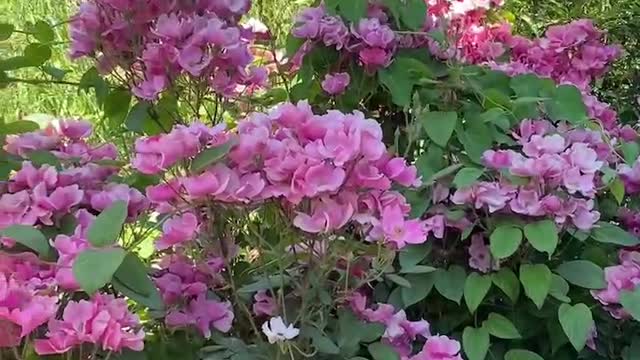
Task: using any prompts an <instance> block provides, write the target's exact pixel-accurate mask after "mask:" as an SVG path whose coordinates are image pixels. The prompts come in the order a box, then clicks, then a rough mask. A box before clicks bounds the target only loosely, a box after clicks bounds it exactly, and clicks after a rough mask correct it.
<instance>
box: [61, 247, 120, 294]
mask: <svg viewBox="0 0 640 360" xmlns="http://www.w3.org/2000/svg"><path fill="white" fill-rule="evenodd" d="M126 254H127V253H126V252H125V251H124V250H123V249H121V248H108V249H89V250H85V251H84V252H82V253H80V255H78V257H77V258H76V260H75V261H74V262H73V276H74V277H75V279H76V281H77V282H78V284H80V287H81V288H82V290H84V291H85V292H86V293H88V294H93V293H94V292H96V291H98V289H100V288H102V287H103V286H105V285H106V284H108V283H109V282H110V281H111V279H112V278H113V274H114V273H115V272H116V270H118V267H120V264H122V261H123V260H124V257H125V256H126Z"/></svg>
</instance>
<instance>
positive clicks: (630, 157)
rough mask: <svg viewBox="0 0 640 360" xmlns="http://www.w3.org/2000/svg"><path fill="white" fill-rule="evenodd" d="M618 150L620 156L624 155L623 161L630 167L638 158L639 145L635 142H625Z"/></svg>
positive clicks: (639, 154)
mask: <svg viewBox="0 0 640 360" xmlns="http://www.w3.org/2000/svg"><path fill="white" fill-rule="evenodd" d="M620 149H621V150H622V154H623V155H624V161H625V162H626V163H627V165H629V166H632V165H633V163H634V162H635V161H636V160H637V159H638V156H640V145H638V143H637V142H635V141H632V142H625V141H623V142H622V144H621V145H620Z"/></svg>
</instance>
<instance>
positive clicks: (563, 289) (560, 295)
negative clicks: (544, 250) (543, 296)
mask: <svg viewBox="0 0 640 360" xmlns="http://www.w3.org/2000/svg"><path fill="white" fill-rule="evenodd" d="M568 293H569V283H567V282H566V281H565V280H564V279H563V278H562V276H560V275H556V274H551V287H550V288H549V295H551V296H553V297H554V298H556V299H558V300H559V301H562V302H566V303H568V302H571V299H570V298H569V297H568V296H567V294H568Z"/></svg>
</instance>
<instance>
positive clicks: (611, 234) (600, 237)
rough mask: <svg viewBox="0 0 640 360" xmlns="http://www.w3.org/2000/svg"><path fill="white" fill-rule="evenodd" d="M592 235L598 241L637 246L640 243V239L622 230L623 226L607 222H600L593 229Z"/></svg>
mask: <svg viewBox="0 0 640 360" xmlns="http://www.w3.org/2000/svg"><path fill="white" fill-rule="evenodd" d="M591 237H592V238H593V239H594V240H595V241H598V242H601V243H606V244H616V245H621V246H635V245H638V244H640V239H638V238H637V237H635V236H633V235H631V234H630V233H628V232H626V231H624V230H622V229H621V228H619V227H617V226H615V225H613V224H609V223H606V222H602V221H601V222H599V223H597V224H596V227H595V228H594V229H593V230H592V231H591Z"/></svg>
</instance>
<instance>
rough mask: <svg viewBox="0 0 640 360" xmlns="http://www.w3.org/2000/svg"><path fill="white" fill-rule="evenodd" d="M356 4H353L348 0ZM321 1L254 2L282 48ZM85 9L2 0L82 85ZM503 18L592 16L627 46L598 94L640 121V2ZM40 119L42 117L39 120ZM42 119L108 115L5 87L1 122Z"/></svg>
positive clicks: (580, 2)
mask: <svg viewBox="0 0 640 360" xmlns="http://www.w3.org/2000/svg"><path fill="white" fill-rule="evenodd" d="M344 1H348V0H344ZM312 2H313V0H254V2H253V9H252V16H253V17H256V18H258V19H260V20H262V21H263V22H265V23H266V24H267V25H268V26H269V28H270V29H271V30H272V32H273V33H274V35H275V36H276V38H277V39H278V42H279V45H284V41H285V39H286V34H287V32H288V31H289V29H290V27H291V24H292V19H293V16H294V15H295V13H296V11H297V10H298V9H299V8H300V7H303V6H306V5H308V4H309V3H312ZM76 6H77V2H76V1H67V0H28V1H27V0H0V23H11V24H14V25H15V26H16V28H18V29H20V28H24V26H25V23H27V22H34V21H36V20H40V19H42V20H45V21H47V22H48V23H50V24H56V25H57V26H55V28H54V30H55V33H56V34H55V42H54V46H53V56H52V60H51V62H50V64H51V65H52V66H54V67H55V68H59V69H62V70H67V71H69V72H68V73H67V74H66V75H65V77H64V81H67V82H71V83H73V82H78V81H79V79H80V77H81V76H82V74H83V73H84V71H85V70H86V69H87V68H88V66H87V64H86V63H82V62H80V63H77V62H75V63H72V62H71V61H70V60H69V59H68V58H67V56H66V52H65V49H66V47H67V45H68V44H67V43H68V36H67V32H66V24H65V21H66V19H68V18H69V17H70V16H71V15H72V14H73V12H74V11H75V8H76ZM504 10H505V11H504V12H503V15H504V17H505V18H507V19H508V20H509V21H511V22H512V23H513V25H514V28H515V31H516V32H517V33H520V34H524V35H530V36H535V35H540V34H542V33H543V32H544V30H545V29H546V28H547V27H548V26H550V25H553V24H560V23H566V22H568V21H571V20H574V19H579V18H585V17H586V18H591V19H593V20H594V21H595V22H596V23H597V24H598V26H599V27H601V28H603V29H605V30H607V32H608V35H607V36H608V39H609V41H610V42H616V43H619V44H621V45H622V46H623V47H624V49H625V57H624V58H623V59H622V60H620V61H619V62H618V63H617V64H616V65H615V66H614V68H613V69H612V70H611V71H610V73H609V74H608V76H607V77H606V78H605V79H604V80H603V81H602V83H601V84H599V86H598V92H599V93H600V95H601V96H602V97H604V98H605V100H606V101H608V102H610V103H612V104H613V105H614V106H615V107H616V108H617V109H618V110H619V112H620V113H621V116H622V117H623V118H624V119H625V120H626V121H629V122H635V121H636V120H637V119H638V118H639V117H640V104H638V101H637V98H638V96H640V1H639V0H506V4H505V8H504ZM25 37H26V35H25V34H14V36H12V37H11V39H10V40H9V41H3V42H0V58H6V57H9V56H13V55H15V54H19V53H20V52H21V51H22V49H23V48H24V46H25V44H26V38H25ZM16 77H19V78H22V79H30V80H46V79H51V76H50V75H48V74H45V73H43V72H41V71H38V70H34V69H24V70H21V71H19V72H17V74H16ZM34 114H35V116H33V115H34ZM39 114H51V115H54V116H63V117H64V116H79V117H84V118H87V119H96V118H97V117H98V116H100V115H99V114H100V112H99V109H98V108H97V106H96V103H95V100H94V97H93V96H92V95H91V94H86V93H84V92H78V90H77V87H75V86H71V85H63V84H59V85H54V86H52V85H48V86H37V85H32V84H25V83H22V84H12V85H10V86H9V87H8V88H7V89H3V90H0V118H3V119H5V121H8V122H10V121H14V120H17V119H22V118H24V117H25V116H28V115H32V118H33V117H35V118H36V119H37V118H42V115H39Z"/></svg>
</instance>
